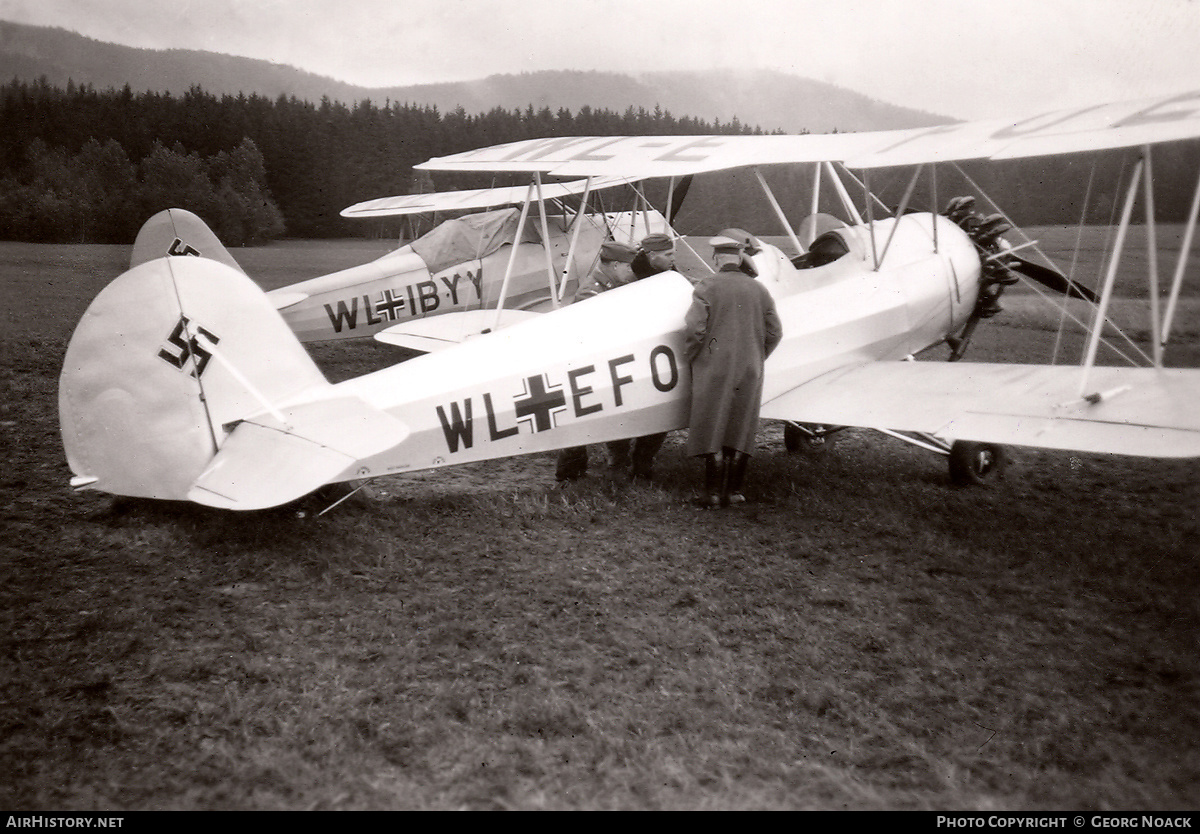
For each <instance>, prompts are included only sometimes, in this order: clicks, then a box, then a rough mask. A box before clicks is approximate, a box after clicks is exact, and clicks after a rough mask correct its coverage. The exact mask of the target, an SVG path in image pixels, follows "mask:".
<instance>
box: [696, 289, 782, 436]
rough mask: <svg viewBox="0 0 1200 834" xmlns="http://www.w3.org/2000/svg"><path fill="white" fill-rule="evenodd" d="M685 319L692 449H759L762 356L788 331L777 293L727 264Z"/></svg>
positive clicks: (697, 294)
mask: <svg viewBox="0 0 1200 834" xmlns="http://www.w3.org/2000/svg"><path fill="white" fill-rule="evenodd" d="M684 321H685V343H684V344H685V351H686V353H687V357H688V361H689V362H690V363H691V368H692V401H691V409H690V419H689V422H688V439H687V452H688V454H689V455H710V454H716V453H718V452H720V451H721V450H722V449H723V448H726V447H728V448H732V449H736V450H737V451H739V452H745V453H747V454H749V453H751V452H753V451H754V436H755V433H756V432H757V431H758V415H759V411H760V409H761V407H762V389H763V363H764V362H765V361H766V358H767V357H768V356H770V354H771V351H773V350H775V348H776V346H778V344H779V340H780V338H782V336H783V326H782V324H781V323H780V320H779V314H778V312H776V310H775V300H774V299H773V298H772V297H771V294H770V293H769V292H767V288H766V287H764V286H763V285H762V284H760V283H759V282H758V281H756V280H754V279H753V278H751V277H750V276H749V275H747V274H746V273H744V272H742V271H741V270H740V269H739V268H738V267H737V266H735V265H726V266H724V267H722V268H721V270H720V271H718V272H716V273H714V274H713V275H712V276H711V277H709V278H707V279H705V280H704V281H702V282H701V283H700V284H698V285H697V286H696V288H695V291H694V292H693V293H692V305H691V307H690V308H689V309H688V312H687V316H686V318H685V320H684Z"/></svg>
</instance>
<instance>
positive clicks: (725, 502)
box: [721, 446, 746, 507]
mask: <svg viewBox="0 0 1200 834" xmlns="http://www.w3.org/2000/svg"><path fill="white" fill-rule="evenodd" d="M737 455H738V453H737V452H736V451H735V450H733V449H730V448H729V447H728V446H726V447H725V448H724V449H723V450H722V452H721V506H722V507H728V506H729V505H730V504H732V503H733V468H734V467H733V463H734V460H735V459H736V458H737ZM742 500H743V501H745V500H746V499H745V498H743V499H742Z"/></svg>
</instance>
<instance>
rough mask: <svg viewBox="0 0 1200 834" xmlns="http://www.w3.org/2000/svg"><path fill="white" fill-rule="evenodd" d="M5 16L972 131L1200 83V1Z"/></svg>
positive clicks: (76, 4) (305, 65) (368, 80)
mask: <svg viewBox="0 0 1200 834" xmlns="http://www.w3.org/2000/svg"><path fill="white" fill-rule="evenodd" d="M0 19H2V20H9V21H15V22H18V23H31V24H36V25H41V26H58V27H62V28H65V29H70V30H73V31H76V32H79V33H81V34H83V35H87V36H88V37H91V38H95V39H97V40H103V41H112V42H116V43H122V44H127V45H130V46H138V47H145V48H153V49H165V48H184V49H203V50H209V51H213V52H224V53H228V54H233V55H244V56H248V57H252V58H262V59H265V60H268V61H274V62H276V63H281V64H290V65H292V66H295V67H299V68H301V69H305V70H308V71H310V72H314V73H318V74H320V75H326V76H330V77H333V78H337V79H339V80H342V81H348V82H350V83H353V84H359V85H363V86H367V87H383V86H394V85H407V84H424V83H431V82H436V81H461V80H469V79H474V78H482V77H485V76H487V75H491V74H495V73H515V72H524V71H531V70H543V69H582V70H589V69H601V70H613V71H620V72H631V73H636V72H639V71H648V70H669V69H700V68H711V67H753V68H760V69H764V68H765V69H776V70H780V71H783V72H788V73H792V74H794V75H799V76H802V77H806V78H815V79H818V80H822V81H828V82H831V83H834V84H838V85H841V86H843V87H847V88H850V89H852V90H856V91H859V92H863V93H866V94H867V95H870V96H872V97H874V98H878V99H881V100H883V101H888V102H891V103H894V104H901V105H906V106H910V107H917V108H920V109H923V110H927V111H930V112H935V113H940V114H944V115H947V116H953V117H958V118H966V119H970V118H985V117H992V116H1008V115H1012V116H1020V115H1028V114H1032V113H1037V112H1041V111H1044V110H1048V109H1053V108H1057V107H1067V106H1072V105H1074V104H1077V103H1096V102H1102V101H1111V100H1123V99H1128V98H1139V97H1143V96H1151V95H1158V94H1165V93H1174V92H1182V91H1185V90H1194V89H1200V0H735V1H733V2H731V0H719V2H718V0H0Z"/></svg>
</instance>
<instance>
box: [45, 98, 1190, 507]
mask: <svg viewBox="0 0 1200 834" xmlns="http://www.w3.org/2000/svg"><path fill="white" fill-rule="evenodd" d="M1196 137H1200V92H1197V93H1192V94H1188V95H1182V96H1172V97H1168V98H1161V99H1155V100H1149V101H1142V102H1132V103H1124V104H1116V105H1108V106H1103V107H1095V108H1087V109H1083V110H1073V111H1064V112H1054V113H1048V114H1043V115H1040V116H1035V117H1033V118H1031V119H1028V120H1024V121H1020V122H1015V123H1014V122H1011V121H1003V122H977V123H967V124H954V125H945V126H941V127H936V128H927V129H919V130H904V131H887V132H873V133H862V134H835V135H802V136H781V135H772V136H692V137H663V136H659V137H569V138H555V139H546V140H536V141H528V142H517V143H513V144H509V145H503V146H498V147H493V148H485V149H482V150H479V151H473V152H470V153H465V154H458V155H456V156H451V157H446V158H441V159H434V160H431V161H430V162H428V163H426V164H425V165H424V166H423V167H425V168H427V169H430V170H440V171H476V172H478V171H507V172H525V173H528V174H531V175H532V176H534V177H535V178H537V177H540V176H542V175H555V176H561V177H573V176H578V177H584V178H587V179H589V180H590V179H591V178H593V177H610V176H620V177H634V178H641V177H683V176H691V175H696V174H703V173H705V172H711V171H718V170H724V169H730V168H743V167H744V168H759V167H761V166H767V165H795V164H797V163H811V164H813V165H814V166H817V167H818V168H819V169H820V170H823V171H825V172H826V173H827V174H828V175H829V176H830V177H831V179H832V181H833V182H834V183H835V186H836V188H837V189H838V192H839V193H840V194H842V195H843V204H844V209H845V211H846V214H847V215H848V217H847V218H846V219H845V220H844V221H843V222H842V223H841V224H828V223H826V224H820V223H815V222H814V223H813V224H811V228H813V229H814V231H812V232H811V234H812V235H813V236H812V237H811V239H810V238H806V237H805V236H804V235H801V234H798V233H793V232H791V231H789V232H788V236H789V238H790V241H791V245H792V247H793V248H794V249H795V250H796V251H795V253H794V254H792V255H790V256H789V255H785V254H784V252H783V251H782V250H781V249H780V248H778V247H775V246H772V245H769V244H765V243H764V244H763V245H762V247H761V251H760V252H759V253H758V254H757V255H755V256H754V260H755V263H756V267H757V270H758V277H759V280H761V281H762V282H763V283H764V284H765V285H766V286H767V287H768V288H769V289H770V291H771V293H772V294H773V296H774V297H775V300H776V303H777V306H778V309H779V314H780V317H781V319H782V322H783V341H782V343H781V344H780V346H779V347H778V349H777V350H776V351H775V353H774V354H773V355H772V356H771V358H770V360H769V361H768V363H767V375H766V384H765V389H764V394H763V415H764V416H765V417H767V418H774V419H780V420H786V421H790V422H792V423H794V424H798V425H804V424H808V425H836V426H845V425H850V426H861V427H867V428H873V429H880V430H883V431H888V432H892V433H895V434H897V435H900V436H904V437H907V438H908V439H910V440H914V441H916V442H920V443H923V444H927V445H930V446H931V447H933V448H937V449H939V450H941V451H945V452H947V453H950V456H951V462H952V467H954V471H956V472H957V473H958V474H959V475H960V476H962V477H966V478H976V479H977V478H981V477H983V476H985V475H986V474H987V471H988V470H989V468H990V467H991V466H992V463H993V462H994V460H995V453H996V452H997V451H998V450H999V449H1000V448H1001V445H1002V444H1016V445H1022V446H1029V447H1037V448H1045V449H1062V450H1076V451H1080V452H1099V453H1117V454H1126V455H1139V456H1148V457H1163V458H1168V457H1198V456H1200V370H1196V369H1178V368H1167V367H1164V366H1163V363H1162V345H1163V344H1165V342H1166V339H1167V337H1168V335H1169V332H1170V328H1171V320H1172V316H1173V314H1174V309H1175V305H1176V301H1177V299H1178V297H1179V293H1180V287H1181V284H1182V281H1183V275H1184V263H1185V260H1186V257H1187V252H1188V250H1189V249H1190V246H1191V230H1192V229H1194V227H1195V225H1196V215H1197V211H1198V209H1200V183H1198V185H1197V191H1196V197H1195V198H1194V199H1193V203H1192V209H1191V215H1190V217H1189V219H1188V225H1187V228H1188V235H1187V236H1186V237H1185V240H1184V244H1183V247H1182V250H1181V255H1180V263H1179V264H1178V266H1177V269H1176V272H1175V279H1174V281H1173V283H1172V286H1171V289H1170V293H1169V300H1168V302H1167V309H1166V310H1165V311H1162V310H1160V309H1159V307H1158V299H1159V292H1158V287H1157V278H1156V277H1155V276H1153V275H1152V276H1151V282H1150V283H1151V292H1150V307H1151V311H1150V313H1151V315H1150V319H1149V320H1150V325H1151V330H1152V333H1153V340H1152V341H1153V344H1154V355H1153V361H1152V362H1151V363H1150V366H1149V367H1107V366H1102V365H1100V364H1099V363H1097V361H1096V356H1097V346H1098V344H1099V340H1100V338H1101V332H1102V330H1103V326H1104V321H1105V318H1106V307H1107V305H1108V303H1109V301H1110V299H1111V297H1112V289H1113V282H1114V278H1115V275H1116V271H1117V269H1118V263H1119V258H1116V257H1114V258H1113V259H1112V260H1111V261H1110V266H1109V269H1108V271H1107V273H1106V275H1105V278H1104V281H1103V288H1102V290H1101V292H1100V294H1099V297H1098V298H1097V299H1096V300H1097V304H1096V309H1095V316H1094V322H1093V324H1092V325H1091V328H1090V333H1089V336H1088V345H1087V356H1086V358H1085V360H1084V362H1083V364H1082V365H1081V366H1042V365H1020V364H991V363H967V362H962V361H952V362H935V361H904V360H907V359H911V358H912V357H913V356H914V354H916V353H918V352H920V351H922V350H924V349H926V348H929V347H930V346H933V345H938V344H940V343H949V344H950V345H951V346H952V347H955V348H956V350H955V351H954V353H953V354H952V357H951V358H953V359H959V358H960V350H958V349H957V348H961V346H962V344H963V343H964V342H965V341H966V340H967V339H969V336H970V333H971V330H972V329H973V328H974V326H975V324H976V322H978V320H979V319H980V318H982V317H986V316H987V314H988V313H989V311H990V308H991V306H992V305H993V303H994V300H995V296H996V294H997V293H998V291H999V289H1001V288H1002V287H1003V286H1005V285H1006V284H1007V283H1008V282H1010V281H1012V280H1015V279H1016V277H1017V276H1020V275H1025V276H1029V277H1032V278H1035V279H1037V280H1040V281H1044V282H1047V283H1051V284H1053V283H1055V282H1059V283H1060V286H1059V289H1062V290H1063V291H1064V292H1071V293H1080V292H1081V291H1080V290H1079V289H1078V288H1075V287H1074V286H1073V285H1072V284H1071V283H1070V282H1067V281H1066V280H1065V279H1063V278H1062V276H1061V275H1059V274H1057V273H1054V272H1053V271H1052V270H1047V269H1043V268H1042V267H1039V266H1037V265H1035V264H1033V263H1032V262H1028V261H1025V260H1024V259H1023V257H1022V253H1021V251H1019V250H1018V247H1017V246H1014V245H1012V244H1011V243H1009V242H1008V241H1007V239H1006V238H1005V236H1004V235H1005V233H1006V232H1007V228H1006V227H1007V226H1008V225H1009V224H1008V222H1007V221H1005V220H1004V219H1003V218H997V217H983V216H981V215H980V214H979V213H977V212H975V211H974V209H973V208H972V206H971V204H970V203H969V201H963V200H953V201H950V202H949V208H948V209H947V210H946V211H945V212H944V213H942V212H940V211H939V210H938V209H937V205H940V203H935V206H934V207H931V209H932V210H925V211H919V210H915V207H914V206H910V205H908V203H909V198H910V196H911V194H912V193H913V183H915V182H916V180H917V176H919V175H921V172H922V170H924V169H925V168H926V167H927V166H930V164H931V163H942V162H955V161H959V160H977V159H1000V158H1012V157H1020V156H1038V155H1052V154H1060V153H1071V152H1076V151H1083V150H1098V149H1104V148H1118V147H1141V148H1142V149H1143V156H1144V159H1143V160H1142V161H1141V162H1139V163H1138V166H1137V169H1136V175H1135V176H1134V177H1133V180H1132V182H1131V184H1130V186H1129V190H1128V192H1127V194H1126V196H1125V201H1124V207H1123V212H1122V218H1121V224H1120V227H1119V229H1118V235H1117V239H1116V247H1115V248H1116V249H1117V250H1118V252H1119V250H1120V249H1121V247H1122V245H1123V239H1124V232H1123V230H1124V229H1127V228H1128V226H1129V224H1130V223H1131V217H1132V212H1133V207H1134V205H1135V203H1136V201H1137V199H1138V197H1139V195H1141V197H1142V200H1143V201H1144V202H1145V203H1147V204H1148V205H1147V209H1148V210H1147V212H1146V214H1147V222H1148V228H1150V229H1152V228H1153V217H1154V212H1153V206H1152V193H1153V191H1152V188H1151V187H1150V176H1149V170H1148V169H1149V166H1150V150H1151V146H1152V145H1154V144H1156V143H1159V142H1168V141H1176V140H1181V139H1191V138H1196ZM834 163H840V165H841V166H842V168H841V169H840V170H841V171H842V172H843V173H846V172H849V171H852V170H854V169H860V170H861V171H862V174H863V182H864V185H866V184H869V183H868V180H869V173H870V171H872V170H874V169H876V168H880V167H892V166H899V165H912V166H916V169H917V170H916V173H915V174H914V176H913V180H912V182H911V183H910V185H909V187H908V189H907V190H906V192H905V196H904V198H903V199H902V200H901V204H900V206H899V207H898V209H897V210H896V211H895V213H894V214H892V215H891V216H888V217H876V216H875V207H874V204H873V203H872V202H871V200H870V199H868V200H867V201H866V203H865V205H864V206H863V210H862V211H860V210H859V209H858V208H857V207H856V206H855V204H854V202H853V201H852V200H851V199H850V197H849V194H848V193H847V192H846V189H845V188H844V187H843V186H842V185H841V183H842V180H841V179H840V178H835V177H834V175H835V174H836V173H837V170H838V169H835V168H834V167H833V166H834ZM931 170H936V169H935V168H931ZM760 180H762V178H761V176H760ZM762 181H763V183H764V186H765V184H766V183H765V180H762ZM864 192H869V188H864ZM934 193H935V195H936V188H935V189H934ZM768 194H769V190H768ZM772 201H773V202H775V201H774V198H773V196H772ZM776 205H777V204H776ZM815 208H816V207H815V206H814V212H815ZM779 215H780V219H781V220H783V213H782V212H779ZM864 215H865V216H864ZM730 222H731V223H732V222H734V219H733V218H730ZM1149 237H1150V239H1151V241H1153V235H1152V234H1151V235H1149ZM1151 260H1152V261H1153V258H1152V259H1151ZM691 295H692V284H691V283H689V281H687V280H686V279H685V278H684V277H683V276H681V275H680V274H678V273H673V272H668V273H664V274H661V275H657V276H654V277H651V278H648V279H644V280H642V281H639V282H636V283H634V284H631V285H628V286H625V287H621V288H618V289H615V290H612V291H610V292H606V293H604V294H602V295H600V296H597V297H595V298H592V299H589V300H587V301H585V302H583V303H578V304H574V305H571V306H567V307H563V308H562V309H558V310H555V311H553V312H551V313H548V314H546V315H542V316H538V317H536V318H534V319H532V320H528V321H523V322H520V323H517V324H514V325H513V326H511V327H508V328H505V329H502V330H498V331H496V332H493V333H489V334H487V335H484V336H480V337H478V338H475V339H471V340H468V341H466V342H464V343H462V344H459V345H456V346H454V347H451V348H448V349H446V350H442V351H440V352H436V353H430V354H427V355H424V356H419V357H416V358H414V359H411V360H408V361H405V362H402V363H400V364H397V365H395V366H393V367H389V368H386V369H383V370H380V371H377V372H374V373H370V374H367V375H365V376H361V377H358V378H355V379H351V380H347V381H345V382H341V383H338V384H336V385H335V384H330V383H329V382H327V381H326V379H325V377H324V376H323V375H322V374H321V372H320V371H319V370H318V369H317V367H316V366H315V365H314V364H313V362H312V360H311V359H310V358H309V357H308V355H307V353H306V352H305V351H304V349H303V348H302V346H301V344H300V342H299V341H298V340H297V339H296V337H295V336H294V335H293V333H292V332H291V330H290V329H289V328H288V326H287V324H286V323H285V321H284V319H283V318H281V316H280V315H279V313H278V312H277V310H276V309H275V305H274V304H273V303H272V302H271V300H270V299H269V298H268V297H267V296H266V295H265V294H264V293H262V292H261V291H260V290H259V289H258V288H257V287H255V286H254V285H253V283H251V282H250V281H248V280H247V279H246V278H245V276H244V275H242V274H241V273H239V272H238V271H236V270H235V269H233V268H231V267H229V266H226V265H224V264H221V263H219V262H217V261H215V260H208V259H195V258H170V257H167V258H158V259H155V260H150V261H147V262H145V263H142V264H140V265H138V266H136V267H134V268H133V269H131V270H130V271H129V272H127V273H125V274H124V275H122V276H120V277H119V278H117V279H116V280H115V281H113V283H112V284H110V285H109V286H108V287H107V288H106V289H105V290H103V291H102V292H101V293H100V294H99V296H98V297H97V298H96V299H95V301H94V302H93V304H92V305H91V307H90V308H89V309H88V311H87V313H86V314H85V315H84V317H83V320H82V321H81V322H80V324H79V326H78V328H77V329H76V331H75V334H74V336H73V338H72V340H71V344H70V346H69V348H68V351H67V356H66V360H65V365H64V369H63V373H62V377H61V384H60V415H61V423H62V433H63V442H64V446H65V448H66V453H67V459H68V461H69V463H70V466H71V469H72V471H73V473H74V478H73V479H72V484H73V485H74V486H75V487H77V488H92V489H99V490H103V491H105V492H109V493H114V494H118V495H128V496H144V497H153V498H162V499H178V500H190V501H195V502H198V503H200V504H205V505H209V506H214V507H224V508H229V509H239V510H250V509H257V508H264V507H271V506H275V505H280V504H283V503H286V502H289V501H291V500H293V499H295V498H298V497H301V496H303V495H305V494H307V493H309V492H311V491H312V490H314V489H316V488H318V487H320V486H322V485H324V484H327V483H331V482H346V481H355V480H363V479H371V478H375V477H379V476H387V475H395V474H398V473H406V472H413V471H417V470H423V469H429V468H433V467H442V466H451V465H455V464H461V463H468V462H473V461H480V460H486V459H490V458H498V457H502V456H509V455H518V454H525V453H530V452H543V451H549V450H554V449H560V448H564V447H569V446H575V445H579V444H583V443H592V442H600V441H606V440H614V439H618V438H625V437H631V436H637V435H643V434H648V433H651V432H660V431H668V430H673V429H681V428H684V427H685V425H686V421H687V413H688V392H689V369H688V365H687V362H686V361H685V359H684V355H683V351H682V342H683V337H682V324H683V318H684V313H685V311H686V310H687V308H688V305H689V303H690V300H691Z"/></svg>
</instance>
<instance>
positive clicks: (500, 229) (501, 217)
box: [412, 208, 539, 272]
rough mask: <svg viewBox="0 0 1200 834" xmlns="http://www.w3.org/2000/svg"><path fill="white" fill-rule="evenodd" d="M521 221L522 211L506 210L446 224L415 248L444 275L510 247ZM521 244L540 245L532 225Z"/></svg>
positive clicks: (422, 257)
mask: <svg viewBox="0 0 1200 834" xmlns="http://www.w3.org/2000/svg"><path fill="white" fill-rule="evenodd" d="M520 219H521V212H520V211H518V210H517V209H515V208H505V209H497V210H496V211H485V212H480V213H479V214H469V215H467V216H466V217H458V218H455V219H453V220H446V221H445V222H443V223H440V224H439V225H438V226H437V227H436V228H434V229H433V230H432V231H430V232H429V233H428V234H425V235H422V236H421V237H419V238H417V239H416V240H414V241H413V242H412V248H413V251H414V252H416V253H417V254H418V255H420V256H421V260H423V261H424V262H425V265H426V266H427V267H428V268H429V271H430V272H441V271H442V270H443V269H445V268H447V267H449V266H453V265H454V264H459V263H463V262H464V261H472V260H478V259H479V258H483V257H486V256H488V255H490V254H492V253H493V252H495V251H496V250H497V249H499V248H500V247H501V246H503V245H505V244H506V243H512V241H513V238H514V237H515V235H516V231H517V221H519V220H520ZM521 240H522V241H523V242H524V241H528V242H531V243H537V242H538V240H539V237H538V235H537V232H536V231H535V230H534V229H533V228H532V227H531V224H529V223H526V224H525V230H524V233H523V234H522V235H521Z"/></svg>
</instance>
